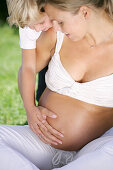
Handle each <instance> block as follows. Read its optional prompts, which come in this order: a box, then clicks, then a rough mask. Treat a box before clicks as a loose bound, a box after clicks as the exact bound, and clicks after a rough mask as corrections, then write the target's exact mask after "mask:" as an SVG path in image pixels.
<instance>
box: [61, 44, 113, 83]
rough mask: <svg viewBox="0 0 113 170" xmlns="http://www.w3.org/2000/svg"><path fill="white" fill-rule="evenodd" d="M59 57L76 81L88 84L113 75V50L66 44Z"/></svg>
mask: <svg viewBox="0 0 113 170" xmlns="http://www.w3.org/2000/svg"><path fill="white" fill-rule="evenodd" d="M59 55H60V56H59V57H60V62H61V63H62V65H63V67H64V68H65V70H66V71H67V72H68V73H69V74H70V76H71V77H72V78H73V79H74V80H75V81H78V82H88V81H92V80H95V79H97V78H100V77H104V76H107V75H110V74H112V73H113V57H112V56H113V50H109V49H106V50H104V49H103V48H95V49H90V48H89V49H87V48H85V46H82V44H76V45H75V43H64V45H63V46H62V48H61V50H60V53H59Z"/></svg>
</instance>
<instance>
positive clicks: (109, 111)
mask: <svg viewBox="0 0 113 170" xmlns="http://www.w3.org/2000/svg"><path fill="white" fill-rule="evenodd" d="M38 45H39V42H38ZM64 47H65V48H64ZM66 47H67V48H66ZM112 47H113V43H112V42H110V41H109V42H107V43H103V44H101V45H99V46H97V47H95V48H94V49H91V48H89V46H88V44H87V43H86V40H85V39H83V40H81V41H79V42H73V41H71V40H70V39H68V38H67V37H65V38H64V41H63V45H62V48H61V50H60V60H61V63H62V65H63V66H64V68H65V69H66V71H67V72H68V73H69V74H70V75H71V77H72V78H73V79H74V80H75V81H77V82H79V83H85V82H88V81H92V80H95V79H98V78H100V77H103V76H107V75H110V74H112V73H113V69H112V68H113V55H112V54H113V48H112ZM105 48H106V52H105V51H104V49H105ZM97 49H98V50H97ZM108 54H109V56H108ZM73 56H74V57H73ZM106 59H107V60H106ZM101 61H103V62H101ZM106 61H107V62H106ZM111 63H112V64H111ZM78 66H79V67H78ZM95 68H96V69H95ZM39 105H40V106H43V107H46V108H47V109H49V110H51V111H52V112H54V113H55V114H56V115H57V118H56V119H51V118H47V121H48V123H49V124H50V125H51V126H52V127H53V128H55V129H56V130H58V131H60V132H62V133H64V138H59V136H57V135H56V137H57V138H59V139H61V140H62V142H63V143H62V144H58V145H52V146H53V147H55V148H59V149H63V150H79V149H80V148H82V147H83V146H84V145H85V144H87V143H88V142H90V141H92V140H93V139H95V138H98V137H99V136H101V135H102V134H103V133H104V132H105V131H107V130H108V129H109V128H111V127H112V126H113V108H108V107H101V106H97V105H93V104H88V103H85V102H83V101H80V100H77V99H74V98H71V97H68V96H64V95H60V94H57V93H55V92H52V91H51V90H49V89H46V90H45V91H44V93H43V95H42V96H41V99H40V101H39Z"/></svg>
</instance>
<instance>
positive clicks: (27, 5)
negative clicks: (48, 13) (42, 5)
mask: <svg viewBox="0 0 113 170" xmlns="http://www.w3.org/2000/svg"><path fill="white" fill-rule="evenodd" d="M37 1H38V0H7V7H8V13H9V17H8V18H7V19H8V22H9V24H10V25H11V26H12V25H16V26H20V27H22V28H23V27H25V26H28V25H29V24H30V23H31V21H32V23H33V21H34V22H36V21H37V19H38V18H39V15H40V13H39V10H38V6H37Z"/></svg>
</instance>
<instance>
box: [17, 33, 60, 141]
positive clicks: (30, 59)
mask: <svg viewBox="0 0 113 170" xmlns="http://www.w3.org/2000/svg"><path fill="white" fill-rule="evenodd" d="M43 38H44V39H43ZM42 41H43V43H41V42H42ZM37 43H38V46H37V50H36V49H22V65H21V67H20V70H19V74H18V86H19V90H20V94H21V96H22V99H23V102H24V107H25V110H26V113H27V119H28V124H29V126H30V127H31V129H32V130H33V131H34V132H35V133H36V134H38V135H40V134H41V135H42V136H43V134H42V133H41V131H40V129H39V127H38V125H40V126H43V128H44V130H47V128H46V127H44V125H43V124H42V123H41V122H42V120H43V117H42V114H41V113H43V112H44V113H45V115H46V116H50V117H52V115H54V114H53V113H52V112H51V111H49V110H48V109H46V108H43V107H40V106H39V107H36V105H35V82H36V74H37V73H38V72H39V71H40V70H41V69H42V68H44V67H45V66H46V65H47V64H48V62H49V60H50V53H49V48H50V45H49V46H47V45H46V44H47V43H48V42H46V38H45V37H44V36H43V35H42V36H41V37H40V38H39V40H38V42H37ZM47 51H48V53H47ZM36 54H37V56H36ZM53 132H54V134H56V133H57V134H59V135H60V133H59V132H57V131H55V130H54V129H53ZM43 138H44V139H45V137H44V136H43ZM52 139H54V141H56V142H58V141H59V140H58V139H57V138H55V137H53V136H52ZM52 139H51V140H50V139H47V138H46V140H45V141H44V142H45V143H48V144H52V143H54V144H55V142H53V141H52ZM41 140H42V139H41Z"/></svg>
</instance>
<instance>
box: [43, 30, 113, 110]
mask: <svg viewBox="0 0 113 170" xmlns="http://www.w3.org/2000/svg"><path fill="white" fill-rule="evenodd" d="M63 38H64V34H63V33H61V32H58V33H57V44H56V49H55V54H54V55H53V57H52V59H51V61H50V62H49V67H48V71H47V72H46V75H45V80H46V85H47V87H48V88H49V89H50V90H52V91H54V92H57V93H59V94H63V95H67V96H70V97H72V98H75V99H78V100H81V101H84V102H87V103H90V104H95V105H98V106H104V107H113V74H111V75H109V76H105V77H101V78H97V79H96V80H92V81H89V82H85V83H79V82H76V81H75V80H73V78H72V77H71V76H70V74H69V73H68V72H67V71H66V69H65V68H64V67H63V65H62V63H61V60H60V55H59V51H60V49H61V46H62V42H63Z"/></svg>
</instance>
